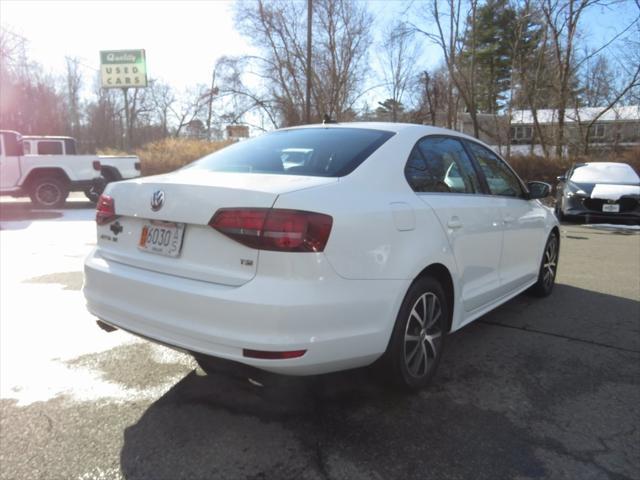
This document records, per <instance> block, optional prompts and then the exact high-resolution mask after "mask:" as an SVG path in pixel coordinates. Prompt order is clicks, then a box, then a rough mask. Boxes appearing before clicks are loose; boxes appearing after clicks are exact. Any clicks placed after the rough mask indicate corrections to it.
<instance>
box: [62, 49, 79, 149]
mask: <svg viewBox="0 0 640 480" xmlns="http://www.w3.org/2000/svg"><path fill="white" fill-rule="evenodd" d="M65 60H66V63H67V101H68V105H69V116H70V120H71V131H72V133H73V136H74V137H77V136H78V132H79V130H80V89H81V88H82V72H81V71H80V60H79V59H78V58H70V57H66V59H65Z"/></svg>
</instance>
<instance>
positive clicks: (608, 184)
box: [555, 162, 640, 223]
mask: <svg viewBox="0 0 640 480" xmlns="http://www.w3.org/2000/svg"><path fill="white" fill-rule="evenodd" d="M558 182H559V183H558V185H557V186H556V206H555V212H556V216H557V217H558V219H559V220H569V219H581V220H584V221H587V222H589V221H592V220H613V221H632V222H636V223H637V222H640V177H638V174H637V173H636V172H635V171H634V169H633V168H631V166H629V165H627V164H626V163H614V162H590V163H577V164H575V165H573V166H572V167H571V168H570V169H569V170H568V171H567V172H566V173H565V174H564V175H561V176H559V177H558Z"/></svg>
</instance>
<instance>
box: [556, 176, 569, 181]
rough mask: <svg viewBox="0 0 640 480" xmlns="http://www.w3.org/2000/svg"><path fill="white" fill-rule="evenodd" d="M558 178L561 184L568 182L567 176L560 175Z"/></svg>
mask: <svg viewBox="0 0 640 480" xmlns="http://www.w3.org/2000/svg"><path fill="white" fill-rule="evenodd" d="M556 178H557V179H558V181H559V182H566V181H567V176H566V175H559V176H557V177H556Z"/></svg>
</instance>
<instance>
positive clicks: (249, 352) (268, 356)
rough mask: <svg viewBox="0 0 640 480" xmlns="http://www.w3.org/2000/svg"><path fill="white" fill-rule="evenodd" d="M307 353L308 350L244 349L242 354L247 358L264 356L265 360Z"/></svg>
mask: <svg viewBox="0 0 640 480" xmlns="http://www.w3.org/2000/svg"><path fill="white" fill-rule="evenodd" d="M305 353H307V351H306V350H291V351H288V352H269V351H263V350H247V349H244V350H242V356H243V357H247V358H262V359H264V360H284V359H287V358H298V357H301V356H303V355H304V354H305Z"/></svg>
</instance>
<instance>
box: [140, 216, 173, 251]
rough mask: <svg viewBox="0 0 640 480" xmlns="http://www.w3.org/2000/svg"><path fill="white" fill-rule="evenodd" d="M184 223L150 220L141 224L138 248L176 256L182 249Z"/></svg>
mask: <svg viewBox="0 0 640 480" xmlns="http://www.w3.org/2000/svg"><path fill="white" fill-rule="evenodd" d="M183 236H184V223H171V222H157V221H150V222H148V223H145V224H144V225H142V231H141V232H140V241H139V242H138V248H140V250H144V251H145V252H149V253H156V254H158V255H166V256H167V257H177V256H178V255H180V250H181V249H182V237H183Z"/></svg>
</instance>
